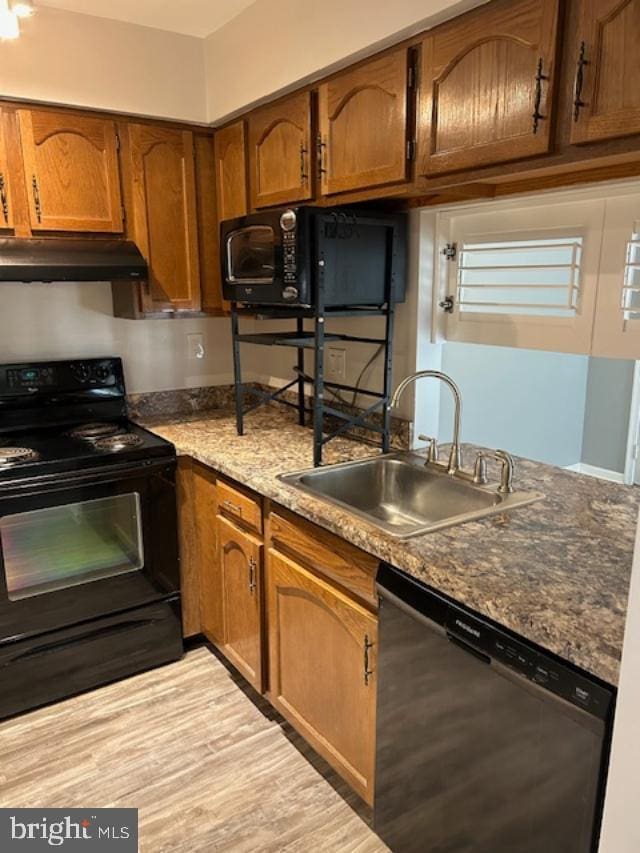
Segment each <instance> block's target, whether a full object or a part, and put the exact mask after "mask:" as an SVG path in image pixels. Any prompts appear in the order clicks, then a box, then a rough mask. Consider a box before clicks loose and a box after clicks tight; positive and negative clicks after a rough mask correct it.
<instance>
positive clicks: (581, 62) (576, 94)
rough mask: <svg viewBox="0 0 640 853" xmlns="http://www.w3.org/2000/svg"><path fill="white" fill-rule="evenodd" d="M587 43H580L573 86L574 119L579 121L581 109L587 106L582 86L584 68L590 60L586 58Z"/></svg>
mask: <svg viewBox="0 0 640 853" xmlns="http://www.w3.org/2000/svg"><path fill="white" fill-rule="evenodd" d="M585 50H586V45H585V43H584V42H581V43H580V53H579V55H578V68H577V70H576V82H575V86H574V87H573V120H574V121H578V119H579V118H580V110H581V109H582V107H586V106H587V105H586V103H585V102H584V101H583V100H582V87H583V86H584V68H585V65H588V64H589V60H588V59H585V58H584V54H585Z"/></svg>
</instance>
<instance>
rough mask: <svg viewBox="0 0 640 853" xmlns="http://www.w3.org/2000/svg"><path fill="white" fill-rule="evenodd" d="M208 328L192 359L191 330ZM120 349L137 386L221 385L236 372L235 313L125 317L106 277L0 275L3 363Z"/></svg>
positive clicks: (130, 379) (132, 383)
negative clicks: (117, 312) (27, 280)
mask: <svg viewBox="0 0 640 853" xmlns="http://www.w3.org/2000/svg"><path fill="white" fill-rule="evenodd" d="M192 332H201V333H202V334H203V335H204V344H205V351H206V357H205V358H204V359H202V360H191V359H189V358H188V352H187V334H189V333H192ZM101 355H119V356H121V357H122V358H123V359H124V365H125V375H126V381H127V389H128V390H129V391H132V392H133V391H160V390H168V389H172V388H189V387H196V386H200V385H218V384H226V383H227V382H230V381H231V380H232V377H233V372H232V362H231V340H230V326H229V320H226V319H223V318H220V319H214V318H207V319H190V320H120V319H116V318H114V317H113V316H112V308H111V286H110V285H109V284H106V283H102V282H98V283H88V284H87V283H81V284H75V283H64V284H63V283H56V284H17V283H16V284H13V283H4V284H2V283H0V363H10V362H14V361H21V360H24V361H32V360H34V359H56V358H74V357H75V358H82V357H85V356H101Z"/></svg>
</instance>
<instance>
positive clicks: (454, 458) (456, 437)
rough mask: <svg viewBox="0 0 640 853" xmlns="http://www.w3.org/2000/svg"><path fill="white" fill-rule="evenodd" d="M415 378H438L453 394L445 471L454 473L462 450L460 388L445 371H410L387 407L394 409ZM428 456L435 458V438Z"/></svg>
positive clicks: (460, 462) (458, 464)
mask: <svg viewBox="0 0 640 853" xmlns="http://www.w3.org/2000/svg"><path fill="white" fill-rule="evenodd" d="M416 379H439V380H440V381H441V382H444V384H445V385H446V386H447V387H448V388H449V389H450V390H451V393H452V394H453V401H454V404H455V412H454V416H453V441H452V443H451V452H450V453H449V464H448V465H447V472H448V473H449V474H455V473H456V472H457V471H459V470H460V468H462V451H461V449H460V418H461V415H462V396H461V394H460V389H459V388H458V386H457V385H456V383H455V382H454V381H453V379H451V377H450V376H447V374H446V373H442V372H441V371H439V370H418V371H417V372H416V373H412V374H410V375H409V376H407V377H406V378H405V379H403V380H402V382H401V383H400V384H399V385H398V387H397V388H396V390H395V391H394V393H393V397H392V398H391V402H390V403H389V408H391V409H395V408H396V407H397V405H398V403H399V401H400V397H401V396H402V394H403V393H404V390H405V388H407V387H408V386H409V385H411V383H412V382H415V381H416ZM429 458H430V459H431V460H432V461H434V460H435V459H437V448H436V444H435V439H431V444H430V448H429Z"/></svg>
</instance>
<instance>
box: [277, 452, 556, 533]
mask: <svg viewBox="0 0 640 853" xmlns="http://www.w3.org/2000/svg"><path fill="white" fill-rule="evenodd" d="M424 463H425V460H424V457H421V456H417V455H416V454H413V453H393V454H386V455H383V456H376V457H373V458H369V459H361V460H357V461H355V462H345V463H343V464H340V465H329V466H327V467H326V468H312V469H311V470H307V471H298V472H296V473H293V474H282V475H280V478H279V479H281V480H282V481H283V482H285V483H289V484H291V485H293V486H296V487H297V488H299V489H302V490H303V491H305V492H308V493H310V494H312V495H314V496H316V497H318V498H322V499H324V500H326V501H329V503H333V504H337V505H339V506H342V507H344V508H345V509H347V510H349V511H350V512H352V513H353V514H354V515H357V516H360V517H361V518H365V519H366V520H367V521H369V522H370V523H371V524H373V525H375V526H376V527H379V528H380V529H381V530H384V531H385V532H387V533H389V534H391V535H392V536H396V537H398V538H399V539H408V538H409V537H411V536H419V535H420V534H423V533H431V532H433V531H434V530H441V529H442V528H443V527H451V526H453V525H456V524H462V523H463V522H465V521H471V520H473V519H478V518H484V517H485V516H487V515H493V514H495V513H500V512H508V511H510V510H512V509H515V508H516V507H521V506H526V505H527V504H531V503H534V501H539V500H542V499H543V498H544V495H543V494H541V493H540V492H517V491H516V492H511V493H510V494H500V493H499V492H498V491H497V487H496V484H492V485H486V486H479V485H476V484H474V483H472V482H469V481H466V480H463V479H460V478H458V477H454V476H451V475H450V474H447V473H446V472H444V471H442V470H438V469H437V468H435V467H429V466H425V464H424Z"/></svg>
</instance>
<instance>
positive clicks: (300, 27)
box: [205, 0, 483, 122]
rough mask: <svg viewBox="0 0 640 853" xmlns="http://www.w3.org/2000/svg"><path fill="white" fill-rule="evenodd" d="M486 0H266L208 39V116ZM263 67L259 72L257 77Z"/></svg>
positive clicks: (212, 117) (214, 116)
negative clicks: (385, 0) (320, 0)
mask: <svg viewBox="0 0 640 853" xmlns="http://www.w3.org/2000/svg"><path fill="white" fill-rule="evenodd" d="M480 2H483V0H394V2H391V3H390V2H383V0H376V1H375V2H371V0H348V2H344V0H323V2H316V0H258V2H256V3H254V4H253V5H251V6H249V8H247V9H245V10H244V11H243V12H242V13H241V14H240V15H238V16H237V17H236V18H234V19H233V20H232V21H229V23H228V24H225V26H224V27H221V29H219V30H217V31H216V32H215V33H213V34H212V35H210V36H209V38H208V39H207V40H206V47H205V60H206V75H207V110H208V116H209V121H211V122H213V121H219V120H220V119H222V118H223V117H225V116H227V115H229V114H230V113H234V112H237V111H239V110H241V109H243V108H244V107H246V106H247V104H251V103H253V102H255V101H258V100H260V99H264V98H266V97H268V96H269V95H272V94H273V93H274V92H277V91H280V90H282V89H290V88H293V86H294V84H298V83H300V82H306V81H307V80H309V79H312V78H313V77H315V76H318V75H319V72H321V71H325V70H326V69H332V68H333V67H334V66H336V67H339V66H341V65H346V64H347V61H346V60H347V59H349V61H351V60H352V59H356V58H359V57H360V56H364V55H368V54H370V53H374V52H375V50H376V49H379V48H381V47H384V46H386V45H387V44H389V43H392V42H394V41H397V40H398V37H402V36H406V35H410V34H412V33H416V32H419V31H420V30H422V29H425V28H426V27H427V26H433V25H434V24H435V23H439V22H440V21H442V20H444V19H445V18H449V17H453V16H454V15H456V14H459V12H460V11H463V10H465V9H468V8H470V7H472V6H477V5H479V4H480ZM256 69H259V73H256Z"/></svg>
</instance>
